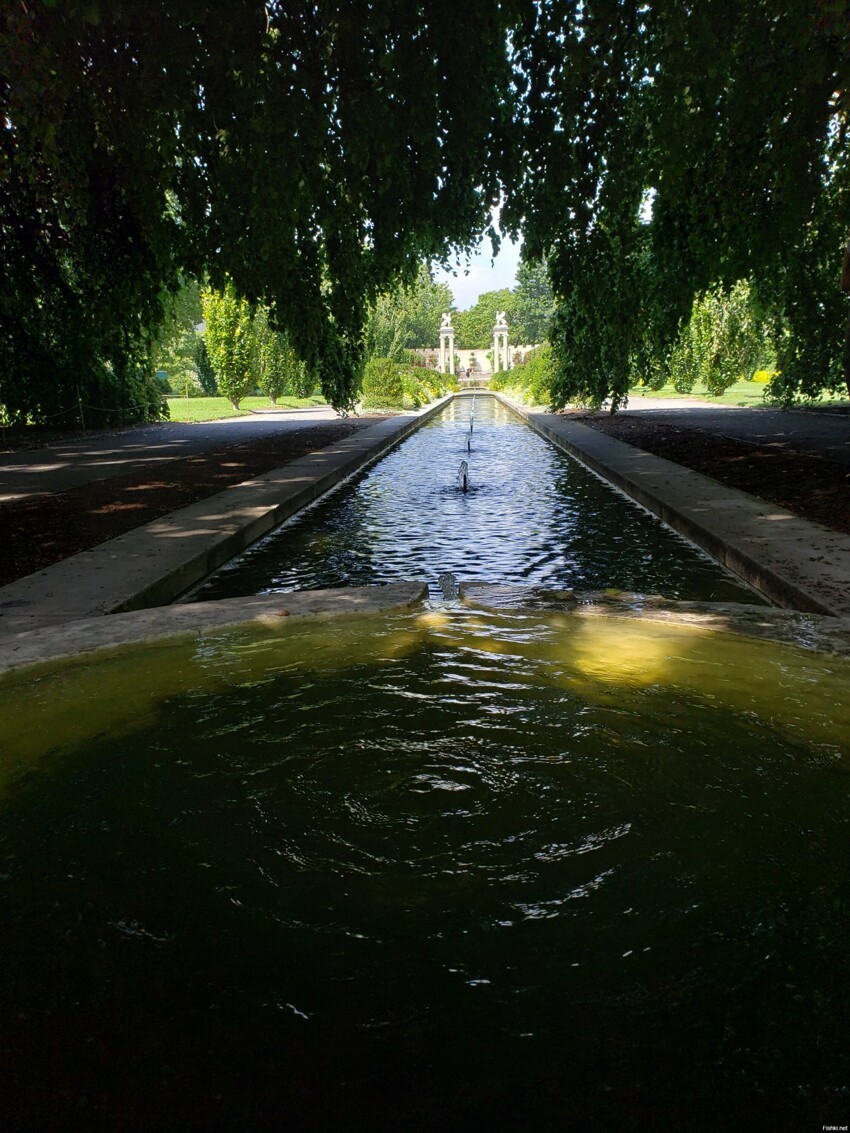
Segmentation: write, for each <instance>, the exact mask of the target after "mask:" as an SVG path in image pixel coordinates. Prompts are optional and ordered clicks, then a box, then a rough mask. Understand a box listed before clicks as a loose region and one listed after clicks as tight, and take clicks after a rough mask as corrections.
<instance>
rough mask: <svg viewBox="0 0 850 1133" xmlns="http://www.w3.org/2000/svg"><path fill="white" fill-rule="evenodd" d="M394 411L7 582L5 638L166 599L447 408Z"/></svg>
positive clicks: (0, 609)
mask: <svg viewBox="0 0 850 1133" xmlns="http://www.w3.org/2000/svg"><path fill="white" fill-rule="evenodd" d="M453 396H454V395H453V394H449V395H447V396H445V397H442V398H439V399H438V400H437V401H434V402H432V403H431V404H430V405H428V406H426V407H425V408H424V409H422V410H420V411H419V412H418V413H415V414H405V415H403V416H396V417H388V418H387V419H386V420H384V421H381V422H379V423H378V424H377V425H372V426H370V427H368V428H366V429H362V430H360V431H359V432H357V433H354V434H353V435H352V436H350V437H347V438H346V439H345V440H343V441H338V442H337V443H336V444H334V445H330V446H328V447H327V448H324V449H321V450H317V451H316V452H314V453H310V454H309V455H308V456H305V457H301V458H300V459H298V460H294V461H291V462H290V463H289V464H286V465H283V466H282V467H280V468H277V469H274V470H273V471H271V472H267V473H265V474H264V475H263V476H258V477H256V478H255V479H253V480H247V481H245V482H243V483H242V484H236V485H234V486H233V487H230V488H227V489H225V491H223V492H219V493H217V494H215V495H212V496H207V497H206V498H205V499H203V500H199V501H198V502H196V503H194V504H190V505H189V506H188V507H185V508H181V509H180V510H178V511H175V512H171V513H170V514H169V515H165V516H162V517H160V518H159V519H157V520H154V521H153V522H151V523H148V524H145V525H143V526H141V527H137V528H135V529H134V530H132V531H128V532H127V533H126V534H124V535H120V536H118V537H117V538H115V539H111V540H109V541H108V542H106V543H101V544H100V545H99V546H97V547H92V548H91V549H90V550H87V551H81V552H80V553H79V554H76V555H72V556H70V557H69V558H67V559H63V560H62V561H60V562H58V563H55V564H54V565H53V566H50V567H46V568H45V569H44V570H39V571H35V572H34V573H32V574H29V575H26V576H25V577H24V578H20V579H18V580H17V581H16V582H12V583H9V585H8V586H4V587H2V588H0V638H2V639H7V638H8V636H9V635H11V634H17V633H21V632H25V631H27V630H29V629H38V628H41V627H46V626H51V625H61V624H63V623H66V622H71V621H79V620H81V619H85V618H93V617H99V616H103V615H107V614H116V613H123V612H126V611H130V610H138V609H146V608H150V607H162V606H165V605H166V604H167V603H169V602H172V601H174V599H176V598H178V597H179V596H180V595H181V594H183V593H184V592H185V591H187V590H188V589H190V588H191V587H192V586H194V585H195V584H196V583H198V582H200V581H201V580H202V579H204V578H206V577H207V575H209V574H211V573H212V572H213V571H214V570H216V569H217V568H218V567H219V566H221V565H222V564H223V563H225V562H227V561H228V559H231V558H233V556H234V555H237V554H239V552H240V551H243V550H245V548H246V547H248V546H250V545H251V544H252V543H254V542H256V540H257V539H260V538H262V536H264V535H266V534H268V532H269V531H271V530H273V529H274V528H275V527H277V526H278V525H279V524H280V523H282V522H284V520H286V519H289V518H291V516H293V515H294V514H295V513H296V512H298V511H301V510H302V509H303V508H304V507H306V506H307V505H308V504H310V503H313V502H314V501H315V500H317V499H318V498H319V497H320V496H323V495H324V494H325V493H326V492H328V491H330V490H331V489H332V488H335V487H336V486H337V485H338V484H340V483H342V482H343V481H344V480H347V479H348V478H349V477H351V476H354V475H356V474H357V473H358V472H360V471H361V470H362V469H363V468H366V467H368V465H369V464H371V463H373V462H374V461H376V460H378V459H379V458H380V457H381V456H383V455H384V454H385V453H386V452H388V451H389V450H390V449H391V448H393V447H394V446H395V445H397V444H398V443H399V442H400V441H402V440H404V439H405V438H406V437H407V436H409V434H410V433H412V432H414V431H415V430H416V429H418V428H419V427H420V426H421V425H423V424H424V423H425V422H426V421H428V420H429V419H430V418H431V417H433V416H434V415H435V414H436V413H439V411H440V410H441V409H442V408H443V406H444V405H446V404H447V403H448V402H449V401H450V400H451V399H452V397H453Z"/></svg>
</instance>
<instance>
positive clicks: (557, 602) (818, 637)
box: [459, 581, 850, 657]
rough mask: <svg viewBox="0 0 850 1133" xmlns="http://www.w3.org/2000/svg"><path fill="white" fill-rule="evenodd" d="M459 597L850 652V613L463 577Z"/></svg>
mask: <svg viewBox="0 0 850 1133" xmlns="http://www.w3.org/2000/svg"><path fill="white" fill-rule="evenodd" d="M459 597H460V600H461V602H463V604H464V605H467V606H471V607H473V608H475V609H481V610H491V611H495V612H505V611H510V610H545V611H558V612H559V613H563V614H567V615H569V616H571V617H577V618H616V619H625V620H628V621H642V622H661V623H666V624H667V625H677V626H690V627H694V628H697V629H702V630H706V631H712V632H715V633H733V634H737V635H739V636H743V637H756V638H762V639H764V640H768V641H776V642H778V643H780V644H782V645H794V646H797V647H798V648H801V649H808V650H811V651H813V652H817V653H828V654H830V655H832V656H839V657H850V617H843V618H837V617H833V616H831V615H822V614H804V613H800V612H798V611H796V610H780V609H776V608H775V607H774V608H771V607H769V606H747V605H744V604H738V603H736V602H678V601H674V600H672V599H668V598H661V597H658V596H653V595H643V594H631V593H628V592H627V591H615V590H603V591H590V590H587V591H572V590H547V589H545V588H544V587H537V586H508V585H503V584H501V583H493V582H476V581H469V582H461V583H460V586H459Z"/></svg>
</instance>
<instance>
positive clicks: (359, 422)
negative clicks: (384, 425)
mask: <svg viewBox="0 0 850 1133" xmlns="http://www.w3.org/2000/svg"><path fill="white" fill-rule="evenodd" d="M383 420H384V417H381V416H364V417H357V418H351V417H349V418H346V419H345V420H340V421H328V422H322V423H321V424H319V425H310V426H307V427H306V428H304V429H299V430H298V431H297V432H291V433H281V434H279V435H277V436H274V437H269V438H263V439H261V440H255V441H250V442H248V443H247V444H243V445H228V446H225V447H221V448H217V449H214V450H211V451H210V452H207V453H202V454H200V455H197V456H187V457H182V458H178V459H176V460H170V461H168V462H167V463H166V464H159V465H157V466H156V467H152V468H150V469H143V470H141V471H136V472H132V473H129V474H128V475H126V476H116V477H114V478H113V479H110V480H100V481H96V482H94V483H91V484H82V485H80V486H79V487H76V488H71V489H70V490H69V491H67V492H61V493H58V494H56V495H50V496H35V497H32V498H30V499H27V500H21V501H20V502H18V503H6V504H0V530H2V540H0V586H5V585H6V584H7V583H9V582H14V581H15V579H17V578H22V577H23V576H24V575H27V574H31V573H32V572H33V571H36V570H43V569H44V567H48V566H51V565H52V564H53V563H56V562H59V561H60V560H61V559H65V558H67V557H68V556H69V555H75V554H77V552H78V551H86V550H88V549H89V548H90V547H95V546H97V544H98V543H104V542H106V540H107V539H114V538H115V537H116V536H118V535H123V534H124V533H125V532H126V531H131V530H132V529H133V528H135V527H141V526H142V525H143V524H145V523H150V522H151V521H152V520H154V519H158V518H159V517H160V516H163V515H167V514H168V513H169V512H172V511H177V510H178V508H182V507H187V506H188V505H189V504H191V503H194V502H195V501H196V500H202V499H204V498H205V497H207V496H212V495H215V493H216V492H221V491H223V490H224V489H225V488H227V487H229V486H230V485H231V484H241V483H242V482H243V481H244V480H251V479H253V478H254V477H255V476H261V475H262V474H263V473H264V472H270V471H271V470H272V469H273V468H280V467H281V465H284V464H287V463H288V462H289V461H291V460H297V459H298V458H299V457H302V456H306V455H307V454H308V453H311V452H315V451H316V450H317V449H321V448H326V447H327V446H328V445H332V444H336V442H337V441H341V440H343V439H344V438H345V437H349V436H351V434H352V433H356V432H357V431H358V430H359V429H365V428H367V427H368V426H369V425H374V424H376V423H377V422H378V421H383ZM64 439H65V440H68V439H69V438H68V436H67V435H66V436H65V438H64ZM44 443H45V439H44V436H43V435H42V436H41V437H40V444H42V445H43V444H44ZM16 447H17V446H16ZM21 447H28V446H21Z"/></svg>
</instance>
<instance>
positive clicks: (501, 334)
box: [493, 311, 511, 374]
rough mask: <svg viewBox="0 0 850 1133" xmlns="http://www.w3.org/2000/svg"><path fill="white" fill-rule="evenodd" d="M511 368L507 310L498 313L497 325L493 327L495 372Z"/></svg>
mask: <svg viewBox="0 0 850 1133" xmlns="http://www.w3.org/2000/svg"><path fill="white" fill-rule="evenodd" d="M510 368H511V355H510V351H509V348H508V324H507V322H506V321H505V312H504V311H498V312H497V313H496V325H495V326H494V327H493V373H494V374H497V373H498V372H499V370H509V369H510Z"/></svg>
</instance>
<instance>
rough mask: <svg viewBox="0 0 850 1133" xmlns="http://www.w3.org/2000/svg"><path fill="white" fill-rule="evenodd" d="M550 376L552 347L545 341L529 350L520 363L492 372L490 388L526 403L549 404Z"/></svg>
mask: <svg viewBox="0 0 850 1133" xmlns="http://www.w3.org/2000/svg"><path fill="white" fill-rule="evenodd" d="M552 377H553V359H552V348H551V346H550V345H549V344H548V343H546V344H545V345H544V346H538V347H535V349H534V350H531V351H530V352H529V354H528V357H527V358H526V360H525V362H523V363H522V365H520V366H514V368H513V369H512V370H500V371H499V372H498V373H496V374H494V375H493V377H492V378H491V379H490V389H494V390H503V391H504V392H505V393H508V394H510V395H511V396H513V397H515V398H516V399H517V401H522V402H524V403H525V404H526V405H549V404H550V403H551V401H552V392H551V390H552Z"/></svg>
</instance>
